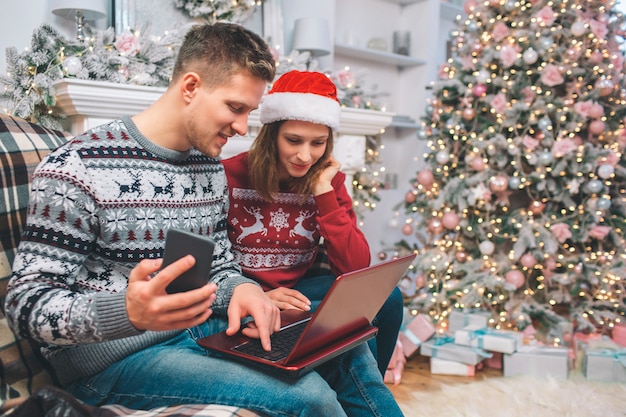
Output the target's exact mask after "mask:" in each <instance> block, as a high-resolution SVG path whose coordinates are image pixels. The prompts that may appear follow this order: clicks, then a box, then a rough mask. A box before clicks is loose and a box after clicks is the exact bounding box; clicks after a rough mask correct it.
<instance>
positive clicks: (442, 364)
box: [430, 358, 476, 376]
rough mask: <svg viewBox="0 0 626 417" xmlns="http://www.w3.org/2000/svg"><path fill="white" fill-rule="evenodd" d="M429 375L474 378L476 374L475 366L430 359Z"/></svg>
mask: <svg viewBox="0 0 626 417" xmlns="http://www.w3.org/2000/svg"><path fill="white" fill-rule="evenodd" d="M430 373H431V374H435V375H461V376H474V375H475V374H476V366H474V365H467V364H464V363H461V362H455V361H448V360H445V359H439V358H430Z"/></svg>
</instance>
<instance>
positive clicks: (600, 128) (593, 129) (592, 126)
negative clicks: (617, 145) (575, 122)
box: [589, 120, 605, 135]
mask: <svg viewBox="0 0 626 417" xmlns="http://www.w3.org/2000/svg"><path fill="white" fill-rule="evenodd" d="M604 126H605V125H604V122H603V121H602V120H593V121H592V122H591V123H589V133H591V134H593V135H599V134H600V133H602V132H604Z"/></svg>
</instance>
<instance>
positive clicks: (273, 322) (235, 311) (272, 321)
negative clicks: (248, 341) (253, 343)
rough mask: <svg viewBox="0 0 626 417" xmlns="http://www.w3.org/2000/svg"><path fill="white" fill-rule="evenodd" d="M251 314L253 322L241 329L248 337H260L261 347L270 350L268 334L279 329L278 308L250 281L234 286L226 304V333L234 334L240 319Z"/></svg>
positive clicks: (238, 326) (239, 325) (239, 324)
mask: <svg viewBox="0 0 626 417" xmlns="http://www.w3.org/2000/svg"><path fill="white" fill-rule="evenodd" d="M247 316H252V318H253V319H254V323H250V324H249V325H248V327H246V328H244V329H243V330H242V332H243V334H244V335H246V336H248V337H254V338H260V339H261V345H262V346H263V349H265V350H267V351H270V350H271V349H272V344H271V342H270V335H271V334H272V333H274V332H277V331H278V330H280V310H279V309H278V307H276V306H275V305H274V303H273V302H272V300H270V298H269V297H268V296H267V295H265V293H264V292H263V290H262V289H261V287H259V286H258V285H255V284H251V283H245V284H239V285H238V286H237V287H235V290H234V291H233V295H232V297H231V299H230V304H229V305H228V329H226V334H227V335H229V336H232V335H234V334H235V333H237V332H238V331H239V328H240V327H241V319H242V318H244V317H247Z"/></svg>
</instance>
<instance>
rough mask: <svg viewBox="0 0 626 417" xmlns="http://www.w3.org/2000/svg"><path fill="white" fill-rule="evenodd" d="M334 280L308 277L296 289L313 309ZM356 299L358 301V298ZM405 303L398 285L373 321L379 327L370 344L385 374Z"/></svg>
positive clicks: (331, 277) (382, 372) (327, 277)
mask: <svg viewBox="0 0 626 417" xmlns="http://www.w3.org/2000/svg"><path fill="white" fill-rule="evenodd" d="M334 281H335V277H334V276H333V275H321V276H316V277H306V278H303V279H301V280H300V281H298V283H297V284H296V286H295V287H294V289H296V290H298V291H300V292H301V293H302V294H304V295H306V296H307V298H308V299H309V300H311V309H312V310H314V309H315V308H317V306H319V304H320V302H321V301H322V298H324V296H325V295H326V293H327V292H328V289H329V288H330V286H331V285H332V283H333V282H334ZM354 301H355V302H358V300H354ZM403 305H404V301H403V299H402V293H401V292H400V289H399V288H398V287H396V288H394V290H393V292H392V293H391V295H390V296H389V297H388V298H387V301H385V304H384V305H383V306H382V307H381V309H380V311H379V312H378V314H377V315H376V317H375V318H374V320H373V321H372V324H373V325H374V326H376V327H378V334H377V335H376V337H375V338H374V339H370V341H369V342H368V345H369V347H370V349H371V350H372V353H373V354H374V357H375V358H376V361H377V363H378V370H379V371H380V373H381V375H383V376H384V375H385V371H386V370H387V366H388V365H389V361H390V360H391V355H392V354H393V350H394V349H395V347H396V341H397V340H398V332H399V331H400V326H401V325H402V314H403V309H402V308H403Z"/></svg>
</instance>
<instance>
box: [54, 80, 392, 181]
mask: <svg viewBox="0 0 626 417" xmlns="http://www.w3.org/2000/svg"><path fill="white" fill-rule="evenodd" d="M54 87H55V91H56V100H57V105H58V106H59V107H60V109H61V110H62V111H63V112H64V113H65V114H66V115H67V116H68V120H69V123H70V125H69V126H67V129H69V130H70V132H71V133H73V134H75V135H76V134H79V133H82V132H84V131H85V130H87V129H90V128H92V127H95V126H98V125H100V124H102V123H106V122H108V121H111V120H113V119H116V118H118V117H120V116H122V115H133V114H137V113H139V112H141V111H142V110H144V109H145V108H147V107H148V106H150V105H151V104H152V103H154V102H155V101H156V100H157V99H158V98H159V97H160V96H161V95H162V94H163V92H164V91H165V88H164V87H146V86H138V85H131V84H117V83H112V82H106V81H92V80H79V79H75V78H64V79H62V80H59V81H57V82H56V83H55V84H54ZM393 115H394V114H393V113H388V112H381V111H376V110H362V109H353V108H342V110H341V119H340V128H339V131H338V132H337V133H338V137H337V138H336V139H335V146H334V155H335V158H337V159H338V160H339V161H340V162H341V166H342V168H341V170H342V171H343V172H345V173H346V174H347V177H348V178H347V179H346V186H348V190H351V189H352V187H351V183H352V176H353V175H354V173H356V172H358V171H359V170H360V169H361V168H362V167H363V165H364V164H365V152H366V146H365V142H366V141H365V136H367V135H376V134H379V133H381V132H382V131H383V130H384V129H385V128H386V127H387V126H389V125H390V124H391V119H392V117H393ZM260 126H261V122H260V121H259V112H258V110H255V111H253V112H252V113H251V114H250V117H249V120H248V135H247V136H246V137H237V138H233V139H231V140H230V141H228V143H227V144H226V146H224V148H223V150H222V156H223V157H228V156H232V155H235V154H237V153H239V152H241V151H244V150H246V149H248V147H249V146H250V144H251V143H252V140H253V139H254V136H255V135H256V133H257V132H258V129H259V128H260Z"/></svg>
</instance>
